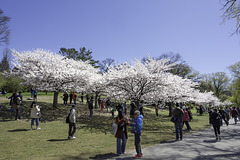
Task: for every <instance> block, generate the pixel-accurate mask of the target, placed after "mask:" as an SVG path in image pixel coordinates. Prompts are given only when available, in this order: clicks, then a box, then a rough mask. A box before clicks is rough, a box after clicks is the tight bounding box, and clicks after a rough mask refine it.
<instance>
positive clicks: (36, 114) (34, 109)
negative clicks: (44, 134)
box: [30, 101, 41, 130]
mask: <svg viewBox="0 0 240 160" xmlns="http://www.w3.org/2000/svg"><path fill="white" fill-rule="evenodd" d="M40 108H41V107H40V106H39V105H37V104H36V102H35V101H33V102H32V104H31V114H30V117H31V118H32V120H31V130H33V126H34V121H36V129H41V128H39V118H40V117H41V112H40Z"/></svg>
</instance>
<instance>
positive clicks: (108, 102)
mask: <svg viewBox="0 0 240 160" xmlns="http://www.w3.org/2000/svg"><path fill="white" fill-rule="evenodd" d="M110 105H111V101H110V99H107V101H106V108H107V112H108V109H109V111H111V106H110Z"/></svg>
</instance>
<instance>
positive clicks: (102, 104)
mask: <svg viewBox="0 0 240 160" xmlns="http://www.w3.org/2000/svg"><path fill="white" fill-rule="evenodd" d="M103 109H104V99H102V101H101V111H102V110H103Z"/></svg>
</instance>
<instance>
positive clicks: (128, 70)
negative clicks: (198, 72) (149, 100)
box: [105, 57, 174, 105]
mask: <svg viewBox="0 0 240 160" xmlns="http://www.w3.org/2000/svg"><path fill="white" fill-rule="evenodd" d="M168 61H169V60H166V59H163V60H155V59H152V58H150V57H149V58H148V60H147V61H146V62H145V63H142V62H141V60H137V59H136V61H135V62H133V64H130V63H123V64H116V65H115V66H110V67H109V70H108V72H107V73H105V76H106V79H107V88H108V96H110V97H114V98H116V99H119V100H122V99H127V100H132V101H135V102H136V104H137V105H139V102H140V100H143V99H144V96H145V95H148V94H151V93H153V92H157V90H158V89H159V86H164V85H166V79H165V78H164V77H167V76H166V75H165V74H166V71H168V70H170V69H171V67H172V66H174V64H167V63H168Z"/></svg>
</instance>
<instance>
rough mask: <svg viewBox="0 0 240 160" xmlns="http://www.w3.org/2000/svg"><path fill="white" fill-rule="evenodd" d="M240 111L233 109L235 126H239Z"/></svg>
mask: <svg viewBox="0 0 240 160" xmlns="http://www.w3.org/2000/svg"><path fill="white" fill-rule="evenodd" d="M238 115H239V113H238V111H237V110H236V107H233V110H232V118H233V119H234V122H235V124H237V118H238Z"/></svg>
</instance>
